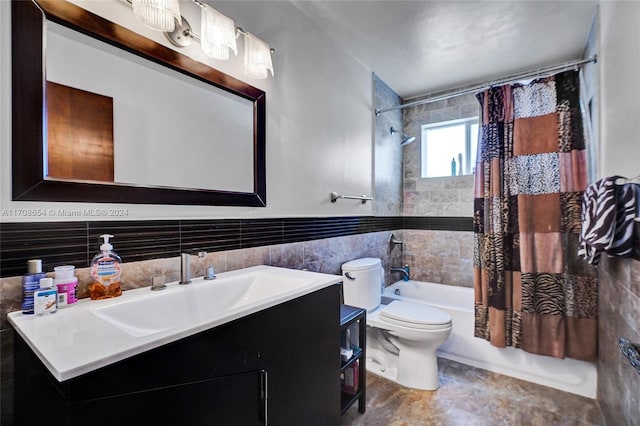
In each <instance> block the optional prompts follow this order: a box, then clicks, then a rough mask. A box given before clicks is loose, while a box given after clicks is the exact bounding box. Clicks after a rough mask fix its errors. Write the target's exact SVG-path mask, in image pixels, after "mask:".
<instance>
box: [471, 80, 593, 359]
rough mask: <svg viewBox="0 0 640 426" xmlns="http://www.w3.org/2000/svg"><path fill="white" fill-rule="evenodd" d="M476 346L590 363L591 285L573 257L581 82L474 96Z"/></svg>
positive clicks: (583, 180) (580, 176)
mask: <svg viewBox="0 0 640 426" xmlns="http://www.w3.org/2000/svg"><path fill="white" fill-rule="evenodd" d="M477 98H478V100H479V102H480V104H481V108H482V113H481V116H482V126H481V129H480V138H479V146H478V157H477V164H476V171H475V189H474V230H475V250H474V284H475V336H476V337H480V338H484V339H486V340H489V341H490V342H491V343H492V344H493V345H495V346H498V347H505V346H514V347H518V348H522V349H523V350H525V351H527V352H532V353H536V354H542V355H550V356H554V357H558V358H564V357H571V358H576V359H581V360H594V359H595V358H596V354H597V315H598V305H597V302H598V294H597V280H596V277H595V272H594V270H593V268H592V267H591V266H590V265H588V264H587V263H586V262H585V261H583V260H582V259H581V258H579V257H578V255H577V252H578V237H579V233H580V225H581V222H580V221H581V203H582V196H583V192H584V190H585V189H586V186H587V176H586V159H585V141H584V133H583V127H582V116H581V112H580V90H579V74H578V72H577V71H567V72H563V73H560V74H556V75H554V76H552V77H547V78H544V79H538V80H534V81H533V82H531V83H529V84H514V85H505V86H501V87H494V88H490V89H487V90H485V91H484V92H482V93H479V94H478V95H477Z"/></svg>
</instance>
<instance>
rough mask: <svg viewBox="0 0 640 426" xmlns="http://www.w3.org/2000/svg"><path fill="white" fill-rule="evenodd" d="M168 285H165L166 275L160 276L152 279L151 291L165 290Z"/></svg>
mask: <svg viewBox="0 0 640 426" xmlns="http://www.w3.org/2000/svg"><path fill="white" fill-rule="evenodd" d="M166 288H167V285H166V284H165V283H164V275H158V276H157V277H153V278H151V290H153V291H158V290H165V289H166Z"/></svg>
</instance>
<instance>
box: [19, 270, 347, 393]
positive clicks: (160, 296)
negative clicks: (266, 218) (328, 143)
mask: <svg viewBox="0 0 640 426" xmlns="http://www.w3.org/2000/svg"><path fill="white" fill-rule="evenodd" d="M340 281H342V276H340V275H328V274H321V273H316V272H308V271H298V270H294V269H286V268H277V267H274V266H253V267H250V268H245V269H240V270H237V271H231V272H224V273H221V274H219V275H218V278H217V279H215V280H212V281H206V280H204V279H203V278H196V279H194V280H193V282H192V283H191V284H187V285H180V284H178V282H177V281H176V282H173V283H169V284H167V289H166V290H162V291H157V292H156V291H150V290H149V287H142V288H137V289H135V290H127V291H124V292H123V293H122V296H119V297H116V298H114V299H106V300H89V299H82V300H80V301H78V302H77V303H76V305H75V306H74V307H69V308H66V309H60V310H59V311H58V312H57V313H56V314H55V315H46V316H44V317H39V316H36V315H23V314H22V312H20V311H16V312H11V313H10V314H9V315H7V317H8V319H9V322H10V323H11V324H12V325H13V327H14V328H15V330H16V331H17V332H18V333H19V334H20V336H22V338H24V340H25V341H26V342H27V344H28V345H29V346H30V347H31V349H33V351H34V352H35V353H36V355H37V356H38V358H39V359H40V360H41V361H42V362H43V363H44V365H45V366H46V367H47V368H48V369H49V371H50V372H51V374H52V375H53V376H54V377H55V378H56V379H57V380H59V381H64V380H68V379H72V378H74V377H78V376H80V375H82V374H85V373H88V372H90V371H94V370H96V369H98V368H101V367H104V366H106V365H110V364H113V363H115V362H118V361H121V360H124V359H127V358H129V357H131V356H135V355H137V354H140V353H143V352H145V351H148V350H151V349H154V348H158V347H160V346H162V345H166V344H168V343H171V342H175V341H177V340H179V339H182V338H186V337H189V336H192V335H194V334H196V333H200V332H203V331H206V330H210V329H212V328H215V327H219V326H222V325H224V324H227V323H229V322H231V321H235V320H237V319H240V318H243V317H246V316H248V315H252V314H254V313H257V312H259V311H262V310H264V309H269V308H271V307H274V306H276V305H278V304H281V303H287V302H289V301H293V300H294V299H296V298H298V297H303V296H305V295H307V294H310V293H312V292H314V291H317V290H320V289H323V288H325V287H327V286H330V285H332V284H336V283H339V282H340Z"/></svg>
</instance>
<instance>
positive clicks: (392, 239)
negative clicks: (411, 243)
mask: <svg viewBox="0 0 640 426" xmlns="http://www.w3.org/2000/svg"><path fill="white" fill-rule="evenodd" d="M389 245H390V246H391V247H392V248H393V246H395V245H402V240H399V239H397V238H396V236H395V235H393V234H391V235H389Z"/></svg>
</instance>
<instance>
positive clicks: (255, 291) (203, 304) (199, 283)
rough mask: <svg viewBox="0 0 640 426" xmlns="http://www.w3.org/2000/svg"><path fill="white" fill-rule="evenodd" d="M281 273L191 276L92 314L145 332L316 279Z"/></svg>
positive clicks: (137, 333) (195, 320) (240, 306)
mask: <svg viewBox="0 0 640 426" xmlns="http://www.w3.org/2000/svg"><path fill="white" fill-rule="evenodd" d="M265 268H266V269H265ZM286 271H287V270H281V269H280V268H268V267H263V268H249V269H247V270H243V271H236V272H234V273H229V274H222V275H221V276H220V277H219V278H217V279H215V280H211V281H208V280H204V279H203V278H196V279H194V280H193V282H192V283H190V284H187V285H179V284H178V283H170V284H168V289H167V290H164V291H158V292H151V291H149V289H148V288H145V289H138V290H134V291H135V292H139V294H136V295H135V296H137V297H133V298H130V299H128V300H123V301H121V302H120V303H117V304H110V305H107V306H96V307H94V308H92V309H91V313H92V314H93V315H95V316H97V317H98V318H100V319H102V320H104V321H106V322H108V323H109V324H111V325H113V326H114V327H116V328H118V329H120V330H122V331H124V332H125V333H128V334H130V335H131V336H134V337H141V336H148V335H151V334H154V333H160V332H163V331H167V330H170V329H173V328H180V327H184V326H186V325H188V324H193V325H197V324H200V323H202V322H207V321H208V320H210V319H212V318H215V317H219V316H221V315H225V314H227V313H231V312H237V311H240V310H246V309H250V308H251V307H252V306H256V305H260V304H261V303H264V302H268V301H270V300H273V299H274V298H278V297H282V296H286V295H288V294H290V293H292V292H296V291H298V290H301V289H304V288H305V287H306V286H308V285H310V284H313V281H314V279H317V277H315V274H313V273H309V275H308V276H307V277H292V276H288V274H287V273H286ZM298 272H300V271H298ZM141 290H142V291H141Z"/></svg>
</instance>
